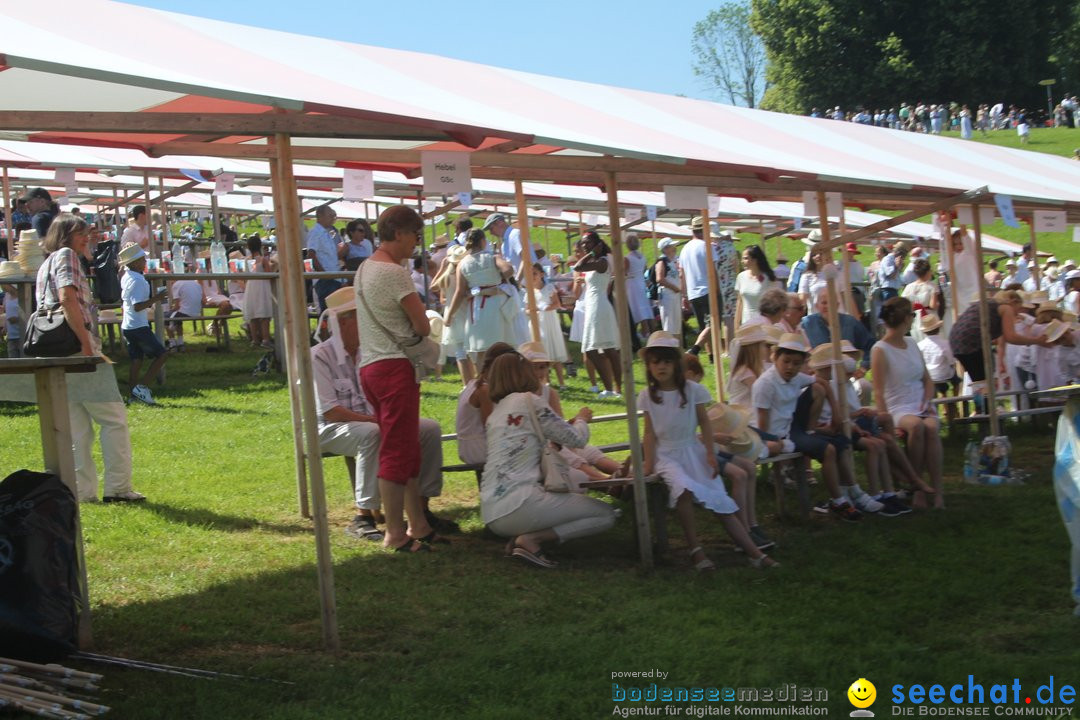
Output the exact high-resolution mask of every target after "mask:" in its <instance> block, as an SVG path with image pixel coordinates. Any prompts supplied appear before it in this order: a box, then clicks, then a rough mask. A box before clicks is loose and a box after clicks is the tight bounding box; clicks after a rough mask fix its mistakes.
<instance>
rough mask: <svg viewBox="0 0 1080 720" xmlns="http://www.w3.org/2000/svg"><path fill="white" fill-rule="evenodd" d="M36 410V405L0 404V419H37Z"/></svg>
mask: <svg viewBox="0 0 1080 720" xmlns="http://www.w3.org/2000/svg"><path fill="white" fill-rule="evenodd" d="M37 415H38V408H37V404H36V403H16V402H2V403H0V417H9V418H14V417H37Z"/></svg>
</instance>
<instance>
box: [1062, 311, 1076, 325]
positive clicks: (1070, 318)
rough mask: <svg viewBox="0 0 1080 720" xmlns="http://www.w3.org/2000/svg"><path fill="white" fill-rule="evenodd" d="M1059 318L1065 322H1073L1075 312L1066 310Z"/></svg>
mask: <svg viewBox="0 0 1080 720" xmlns="http://www.w3.org/2000/svg"><path fill="white" fill-rule="evenodd" d="M1061 319H1062V320H1064V321H1065V322H1067V323H1074V322H1076V313H1074V312H1069V311H1068V310H1066V311H1065V312H1063V313H1061Z"/></svg>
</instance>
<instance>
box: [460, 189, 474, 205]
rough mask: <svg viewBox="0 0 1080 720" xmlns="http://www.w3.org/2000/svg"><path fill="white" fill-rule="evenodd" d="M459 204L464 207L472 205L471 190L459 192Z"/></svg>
mask: <svg viewBox="0 0 1080 720" xmlns="http://www.w3.org/2000/svg"><path fill="white" fill-rule="evenodd" d="M457 201H458V205H460V206H461V207H463V208H468V207H469V206H470V205H472V193H471V192H459V193H458V194H457Z"/></svg>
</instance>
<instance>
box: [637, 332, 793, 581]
mask: <svg viewBox="0 0 1080 720" xmlns="http://www.w3.org/2000/svg"><path fill="white" fill-rule="evenodd" d="M641 356H642V359H644V360H645V369H646V375H647V380H648V384H649V387H648V388H647V389H645V390H642V391H641V394H640V395H639V396H638V407H639V408H641V409H642V410H643V411H644V413H645V438H644V451H645V472H646V473H647V474H651V473H654V472H656V473H659V474H660V475H661V477H663V478H664V482H665V483H666V484H667V486H668V491H669V496H670V498H671V506H672V507H674V508H675V509H676V513H677V515H678V519H679V524H680V525H681V526H682V529H683V535H684V536H685V537H686V543H687V544H688V545H689V546H690V548H691V549H690V550H689V554H690V559H691V561H692V562H693V563H694V567H695V568H696V569H698V570H715V569H716V566H715V565H714V564H713V562H712V560H710V559H709V558H708V556H707V555H706V554H705V551H704V550H703V549H702V548H701V545H700V543H699V542H698V538H697V532H696V530H695V528H694V505H693V504H694V502H697V503H700V504H701V505H704V506H705V507H706V508H708V509H709V510H712V511H713V512H715V513H716V514H717V515H719V516H720V521H721V523H722V524H723V526H724V530H726V531H727V533H728V535H730V536H731V539H732V540H734V541H735V542H736V544H738V545H739V547H741V548H742V549H743V550H745V551H746V554H747V556H748V557H749V558H750V564H751V565H753V566H754V567H757V568H765V567H772V566H774V565H776V564H777V563H775V562H774V561H773V560H771V559H770V558H769V557H768V556H766V555H765V554H764V553H762V552H761V551H760V550H758V548H757V545H756V544H755V543H754V541H753V540H752V539H751V538H750V535H749V534H748V533H747V531H746V528H745V527H744V526H743V524H742V523H740V522H739V520H738V518H737V517H736V513H737V512H738V511H739V506H738V505H736V504H735V501H734V500H732V499H731V497H730V496H728V494H727V490H726V489H725V488H724V483H723V481H722V480H721V479H720V477H719V475H718V474H717V467H718V464H717V460H716V455H715V454H714V450H713V434H712V429H711V427H710V422H709V415H708V412H707V408H708V406H709V404H710V403H711V402H712V398H711V397H710V396H709V391H708V390H706V389H705V388H704V387H702V386H701V385H698V384H697V383H696V382H692V381H688V380H686V378H685V377H684V375H683V366H682V359H681V358H682V351H681V350H680V349H679V341H678V340H677V339H676V338H675V337H674V336H673V335H670V334H668V333H666V332H663V331H658V332H654V333H653V334H652V335H651V336H650V337H649V342H648V344H647V345H646V346H645V347H644V348H642V350H641ZM698 427H700V428H701V436H700V438H699V437H697V436H695V430H696V429H697V428H698Z"/></svg>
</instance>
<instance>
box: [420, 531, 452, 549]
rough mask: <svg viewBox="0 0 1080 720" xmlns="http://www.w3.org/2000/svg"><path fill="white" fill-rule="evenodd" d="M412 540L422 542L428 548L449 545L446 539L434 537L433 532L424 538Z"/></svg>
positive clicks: (439, 536)
mask: <svg viewBox="0 0 1080 720" xmlns="http://www.w3.org/2000/svg"><path fill="white" fill-rule="evenodd" d="M414 539H415V540H418V541H419V542H422V543H424V544H425V545H428V546H430V545H449V544H450V541H449V540H447V539H446V538H444V537H442V536H441V535H436V534H435V531H434V530H432V531H431V532H429V533H428V534H427V535H425V536H424V537H421V538H414Z"/></svg>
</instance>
